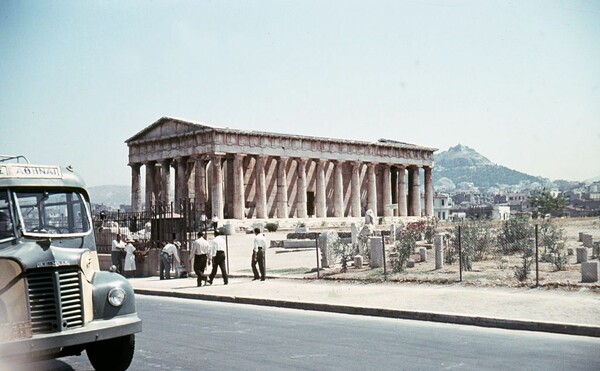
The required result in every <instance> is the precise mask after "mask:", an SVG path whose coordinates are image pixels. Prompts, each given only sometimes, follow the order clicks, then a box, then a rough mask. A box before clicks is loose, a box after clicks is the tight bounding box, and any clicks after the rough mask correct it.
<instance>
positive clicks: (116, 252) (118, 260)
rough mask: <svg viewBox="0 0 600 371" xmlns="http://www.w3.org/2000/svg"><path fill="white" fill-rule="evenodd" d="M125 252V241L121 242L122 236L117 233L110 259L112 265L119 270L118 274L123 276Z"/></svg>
mask: <svg viewBox="0 0 600 371" xmlns="http://www.w3.org/2000/svg"><path fill="white" fill-rule="evenodd" d="M124 251H125V241H123V240H121V234H120V233H117V238H116V239H114V240H113V241H112V248H111V250H110V258H111V261H112V265H114V266H115V267H116V268H117V273H119V274H123V253H124Z"/></svg>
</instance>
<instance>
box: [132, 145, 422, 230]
mask: <svg viewBox="0 0 600 371" xmlns="http://www.w3.org/2000/svg"><path fill="white" fill-rule="evenodd" d="M244 157H245V155H244V154H235V155H234V156H233V185H232V189H233V192H232V193H233V198H232V200H233V218H234V219H244V217H245V214H244V211H245V206H246V205H245V199H244V168H243V159H244ZM223 158H224V154H213V155H212V156H210V158H195V159H192V160H191V161H190V158H188V157H179V158H176V159H174V160H171V159H166V160H163V161H160V162H155V161H150V162H147V163H145V164H144V165H145V166H146V195H145V196H146V197H145V200H146V207H147V208H149V207H150V205H151V204H153V203H156V202H163V203H166V204H168V203H169V202H170V195H169V190H170V188H171V184H170V182H171V168H172V167H174V168H175V170H176V176H175V183H176V184H175V200H176V202H177V201H179V200H180V199H182V198H187V197H188V195H189V193H190V192H189V191H190V188H191V187H193V188H194V193H195V199H196V202H197V203H198V205H197V206H200V205H203V204H204V202H205V201H206V200H207V199H208V194H207V187H206V184H207V176H206V169H207V164H208V162H209V161H211V162H212V164H213V166H212V167H211V169H212V179H213V181H212V183H211V185H210V194H211V201H212V205H211V206H212V210H213V211H214V213H215V214H217V216H218V217H219V218H221V219H222V218H223V209H224V205H225V200H224V195H223V180H224V178H223V168H222V162H223ZM294 160H295V161H296V162H297V184H296V186H297V204H296V216H297V217H298V218H306V217H307V216H308V215H307V187H308V182H307V180H306V165H307V162H308V161H309V160H308V159H306V158H295V159H294ZM266 161H267V156H257V157H256V166H255V172H256V195H255V203H256V216H257V218H259V219H266V218H268V215H267V213H268V209H267V207H268V206H267V200H268V198H267V184H266V174H265V168H266ZM287 161H288V158H278V163H277V172H276V173H277V194H276V201H275V202H276V214H277V217H278V218H287V217H288V213H289V210H288V184H287V175H286V168H287ZM315 161H316V165H317V166H316V192H315V193H316V194H315V204H314V206H315V216H316V217H317V218H325V217H327V200H326V179H325V171H326V166H327V163H328V162H327V161H326V160H315ZM343 164H344V161H335V162H334V170H333V176H334V179H333V183H334V189H333V209H334V212H333V214H334V216H335V217H344V216H345V215H344V210H345V207H344V189H343V174H342V173H343V172H342V166H343ZM141 165H142V164H140V163H136V164H131V165H130V166H131V171H132V178H131V186H132V193H131V202H132V207H133V210H134V211H141V208H142V198H141V175H140V169H141ZM376 165H377V164H375V163H368V164H367V174H366V176H367V209H371V210H373V212H374V213H375V215H383V216H392V215H393V210H392V209H390V208H387V207H386V205H391V203H392V188H391V187H392V177H391V170H392V166H396V167H397V170H398V171H397V174H398V176H397V187H398V188H397V195H398V197H397V199H398V206H397V207H398V215H399V216H421V202H420V184H419V167H417V166H408V167H407V166H403V165H389V164H383V181H382V184H383V189H382V190H380V192H378V191H377V176H376V173H375V166H376ZM351 166H352V167H351V179H350V192H351V193H350V216H352V217H360V216H361V210H362V208H361V189H360V188H361V187H360V166H361V162H359V161H353V162H352V165H351ZM423 169H424V175H425V215H426V216H433V183H432V169H431V167H424V168H423ZM159 170H160V171H159ZM192 170H193V171H192ZM407 170H408V171H407ZM192 173H194V174H195V176H194V178H193V179H191V174H192ZM406 173H408V179H407V176H406ZM407 191H408V193H407ZM378 194H380V195H381V197H382V204H383V205H384V209H383V210H380V212H379V213H378V210H377V204H378V202H377V201H378Z"/></svg>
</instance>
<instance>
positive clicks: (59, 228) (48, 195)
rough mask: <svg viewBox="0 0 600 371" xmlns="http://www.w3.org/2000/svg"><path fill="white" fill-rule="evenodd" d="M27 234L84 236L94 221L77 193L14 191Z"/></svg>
mask: <svg viewBox="0 0 600 371" xmlns="http://www.w3.org/2000/svg"><path fill="white" fill-rule="evenodd" d="M14 195H15V201H16V206H17V208H18V210H19V217H20V218H21V226H22V229H23V234H26V235H35V236H40V235H43V236H45V235H49V234H50V235H64V236H73V235H78V236H81V235H84V234H87V233H89V232H90V228H91V222H90V217H89V211H88V208H87V206H86V205H87V204H86V202H85V199H84V198H83V196H82V195H81V194H80V193H78V192H74V191H55V190H52V191H43V190H37V189H36V190H35V191H30V190H25V191H16V192H14Z"/></svg>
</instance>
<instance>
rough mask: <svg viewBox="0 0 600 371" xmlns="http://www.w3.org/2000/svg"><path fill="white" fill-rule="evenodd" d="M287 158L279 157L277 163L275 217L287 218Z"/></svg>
mask: <svg viewBox="0 0 600 371" xmlns="http://www.w3.org/2000/svg"><path fill="white" fill-rule="evenodd" d="M286 166H287V158H284V157H280V158H279V159H278V161H277V217H278V218H282V219H286V218H287V217H288V186H287V176H286V173H285V170H286Z"/></svg>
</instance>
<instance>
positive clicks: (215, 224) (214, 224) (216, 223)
mask: <svg viewBox="0 0 600 371" xmlns="http://www.w3.org/2000/svg"><path fill="white" fill-rule="evenodd" d="M212 227H213V231H214V232H215V237H217V229H218V228H219V217H218V216H217V214H214V215H213V217H212Z"/></svg>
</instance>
